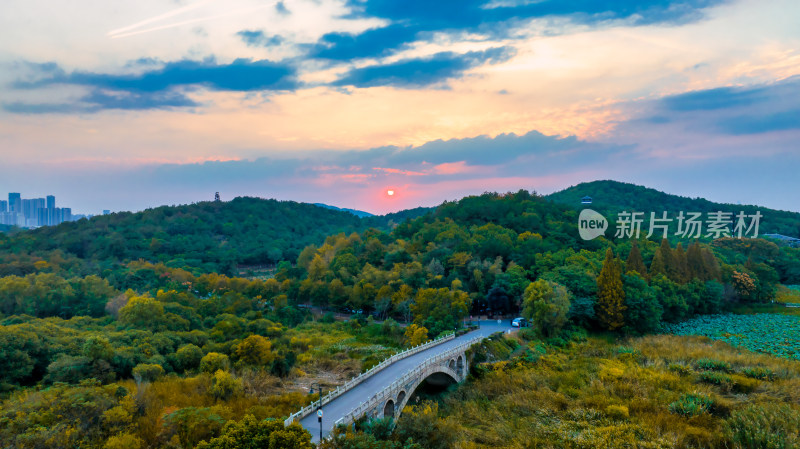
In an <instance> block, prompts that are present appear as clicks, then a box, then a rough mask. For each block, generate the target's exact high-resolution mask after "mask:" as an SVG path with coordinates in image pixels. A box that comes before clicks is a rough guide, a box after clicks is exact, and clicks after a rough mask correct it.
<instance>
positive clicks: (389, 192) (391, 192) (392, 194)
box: [386, 189, 394, 196]
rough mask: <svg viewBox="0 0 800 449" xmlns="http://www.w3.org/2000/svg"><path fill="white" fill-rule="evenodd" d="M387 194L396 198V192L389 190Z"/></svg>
mask: <svg viewBox="0 0 800 449" xmlns="http://www.w3.org/2000/svg"><path fill="white" fill-rule="evenodd" d="M386 194H387V195H389V196H394V190H392V189H389V190H387V191H386Z"/></svg>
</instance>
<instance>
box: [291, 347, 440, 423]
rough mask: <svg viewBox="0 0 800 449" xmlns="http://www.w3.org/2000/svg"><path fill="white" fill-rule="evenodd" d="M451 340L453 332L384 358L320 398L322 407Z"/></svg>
mask: <svg viewBox="0 0 800 449" xmlns="http://www.w3.org/2000/svg"><path fill="white" fill-rule="evenodd" d="M453 338H455V332H450V333H448V334H445V335H442V336H440V337H439V338H437V339H435V340H430V341H428V342H426V343H422V344H420V345H417V346H414V347H412V348H408V349H406V350H404V351H402V352H398V353H397V354H395V355H393V356H391V357H388V358H386V359H385V360H384V361H382V362H381V363H379V364H377V365H375V366H373V367H372V368H370V369H368V370H367V371H365V372H363V373H361V374H359V375H358V376H356V377H354V378H352V379H350V380H348V381H347V382H345V383H344V384H343V385H340V386H338V387H336V389H335V390H331V391H330V392H328V394H326V395H325V396H323V397H322V405H325V404H327V403H329V402H331V401H332V400H334V399H336V398H338V397H339V396H341V395H343V394H344V393H346V392H347V391H349V390H352V389H353V387H355V386H356V385H358V384H360V383H361V382H363V381H365V380H366V379H368V378H370V377H372V376H373V375H374V374H375V373H377V372H378V371H380V370H382V369H384V368H386V367H387V366H389V365H391V364H392V363H394V362H396V361H398V360H400V359H404V358H406V357H409V356H412V355H414V354H416V353H418V352H420V351H424V350H426V349H428V348H430V347H433V346H436V345H438V344H441V343H444V342H446V341H450V340H452V339H453ZM318 405H320V401H315V402H312V403H311V404H309V405H307V406H305V407H303V408H302V409H300V410H298V411H297V412H295V413H292V414H291V415H289V417H288V418H286V420H284V422H283V424H284V425H286V426H288V425H289V424H291V423H292V422H294V421H299V420H301V419H303V418H305V417H306V416H308V415H310V414H311V413H313V412H314V410H316V408H317V406H318Z"/></svg>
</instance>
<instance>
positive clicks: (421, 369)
mask: <svg viewBox="0 0 800 449" xmlns="http://www.w3.org/2000/svg"><path fill="white" fill-rule="evenodd" d="M508 329H510V323H508V322H503V323H502V324H498V323H497V321H483V322H481V327H480V329H478V330H475V331H472V332H469V333H467V334H464V335H462V336H459V337H454V336H453V334H449V335H447V336H445V337H441V338H439V339H437V340H434V341H431V342H428V343H426V344H424V345H420V346H418V347H415V348H411V349H407V350H405V351H403V352H401V353H399V354H396V355H394V356H392V357H389V358H388V359H386V360H384V361H383V362H381V363H380V364H379V365H376V366H375V367H373V368H372V369H370V370H369V371H367V372H365V373H362V374H361V375H360V376H358V377H356V378H353V379H351V380H349V381H347V382H346V383H345V384H344V385H341V386H339V387H338V388H337V389H335V390H333V391H331V392H329V393H328V394H327V395H326V396H324V397H323V398H322V411H323V421H322V435H323V438H325V437H327V435H329V434H330V433H331V431H332V430H333V428H334V427H335V426H337V425H340V424H350V423H351V422H353V421H355V420H357V419H359V418H361V417H362V416H367V417H370V418H382V417H385V416H391V417H393V418H397V417H399V416H400V413H401V412H402V410H403V407H405V405H406V403H408V400H409V399H410V398H411V396H412V394H413V393H414V391H415V390H416V389H417V387H418V386H419V385H420V384H421V383H422V382H423V381H425V380H428V381H429V382H431V383H435V384H447V383H452V382H461V381H463V380H464V379H466V377H467V374H468V373H469V365H468V361H467V357H466V353H465V352H466V350H467V349H468V348H469V347H470V346H472V345H474V344H475V343H477V342H479V341H481V340H482V339H483V338H485V337H487V336H489V335H491V334H493V333H495V332H501V331H506V330H508ZM318 404H319V402H315V403H313V404H311V405H309V406H307V407H304V408H303V409H302V410H300V411H298V412H297V413H294V414H293V415H292V416H290V417H289V418H287V419H286V421H285V424H286V425H289V424H290V423H291V422H293V421H299V422H300V423H301V424H302V425H303V427H305V428H306V430H308V431H309V432H311V435H312V437H313V439H312V441H314V442H316V441H319V435H320V424H319V422H318V419H317V415H316V413H315V412H316V410H317V405H318Z"/></svg>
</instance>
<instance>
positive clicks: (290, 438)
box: [197, 415, 313, 449]
mask: <svg viewBox="0 0 800 449" xmlns="http://www.w3.org/2000/svg"><path fill="white" fill-rule="evenodd" d="M312 447H313V446H312V445H311V434H310V433H308V431H307V430H306V429H304V428H303V426H301V425H300V424H299V423H297V422H294V423H292V424H290V425H289V426H287V427H284V426H283V421H278V420H275V419H266V420H258V419H256V418H255V417H254V416H253V415H245V416H244V418H242V420H241V421H229V422H228V423H227V424H225V427H223V428H222V433H221V434H220V436H218V437H216V438H212V439H211V440H210V441H208V442H206V441H203V442H201V443H200V444H199V445H198V446H197V449H311V448H312Z"/></svg>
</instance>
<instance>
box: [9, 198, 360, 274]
mask: <svg viewBox="0 0 800 449" xmlns="http://www.w3.org/2000/svg"><path fill="white" fill-rule="evenodd" d="M366 226H367V225H366V223H362V221H361V219H360V218H358V217H357V216H355V215H353V214H352V213H350V212H344V211H338V210H332V209H329V208H322V207H318V206H315V205H313V204H305V203H296V202H293V201H277V200H272V199H260V198H248V197H244V198H235V199H233V200H231V201H228V202H201V203H196V204H190V205H182V206H162V207H157V208H154V209H147V210H145V211H142V212H137V213H131V212H120V213H114V214H109V215H101V216H96V217H92V218H91V219H89V220H85V219H84V220H79V221H77V222H68V223H62V224H61V225H58V226H52V227H42V228H38V229H35V230H30V231H22V232H19V233H16V234H14V235H10V236H8V238H7V239H5V240H4V239H0V254H2V253H5V254H14V253H18V252H26V253H39V254H46V253H47V252H50V251H54V250H60V251H62V252H64V253H65V254H66V255H68V256H69V255H71V256H75V257H77V258H79V259H85V260H89V261H92V262H95V263H104V262H124V261H130V260H138V259H144V260H148V261H152V262H164V263H167V264H168V265H172V266H176V267H183V266H187V267H194V268H197V269H200V270H203V271H208V272H210V271H218V272H223V273H225V272H231V271H232V270H233V269H234V267H235V266H236V265H263V264H274V263H277V262H279V261H282V260H289V261H294V260H296V259H297V256H298V255H299V253H300V251H302V250H303V248H304V247H305V246H307V245H310V244H320V243H322V242H323V241H324V240H325V238H326V237H327V236H329V235H332V234H337V233H340V232H344V233H348V234H349V233H351V232H357V231H361V230H363V229H366Z"/></svg>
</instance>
